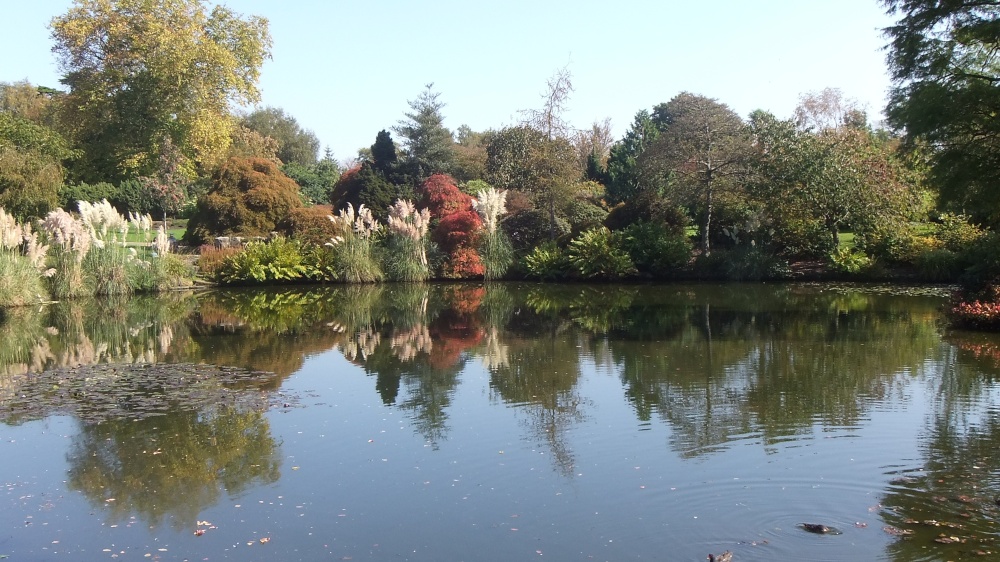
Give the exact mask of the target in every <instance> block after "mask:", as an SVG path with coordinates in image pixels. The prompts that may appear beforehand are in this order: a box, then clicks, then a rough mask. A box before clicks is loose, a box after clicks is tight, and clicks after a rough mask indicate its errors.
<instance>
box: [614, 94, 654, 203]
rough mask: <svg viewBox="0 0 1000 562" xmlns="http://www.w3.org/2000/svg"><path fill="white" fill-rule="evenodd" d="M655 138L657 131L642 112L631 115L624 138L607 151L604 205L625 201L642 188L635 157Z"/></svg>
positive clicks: (637, 157) (647, 116)
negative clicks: (606, 200)
mask: <svg viewBox="0 0 1000 562" xmlns="http://www.w3.org/2000/svg"><path fill="white" fill-rule="evenodd" d="M657 136H659V130H658V129H657V128H656V124H655V123H654V122H653V120H652V118H651V117H650V115H649V112H648V111H646V110H645V109H644V110H642V111H640V112H639V113H637V114H636V115H635V120H634V121H633V122H632V126H631V127H630V128H629V130H628V132H627V133H625V137H624V138H623V139H622V140H621V141H619V142H617V143H615V145H614V146H612V147H611V155H610V156H609V157H608V166H607V171H606V177H605V181H604V182H603V183H604V185H605V187H606V188H607V192H608V202H609V203H611V204H615V203H621V202H624V201H628V200H630V199H632V198H633V197H635V196H636V195H638V194H639V193H640V192H641V191H643V190H644V189H645V188H647V187H650V186H647V185H645V184H644V182H643V179H642V174H641V171H640V169H639V166H638V160H639V156H640V155H641V154H642V153H643V151H645V150H646V148H647V147H649V145H650V144H651V143H652V142H653V141H655V140H656V137H657Z"/></svg>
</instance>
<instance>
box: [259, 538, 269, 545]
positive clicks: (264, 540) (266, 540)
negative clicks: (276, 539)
mask: <svg viewBox="0 0 1000 562" xmlns="http://www.w3.org/2000/svg"><path fill="white" fill-rule="evenodd" d="M269 542H271V537H261V538H260V544H266V543H269Z"/></svg>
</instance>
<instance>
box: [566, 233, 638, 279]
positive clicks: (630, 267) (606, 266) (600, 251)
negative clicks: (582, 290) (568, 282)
mask: <svg viewBox="0 0 1000 562" xmlns="http://www.w3.org/2000/svg"><path fill="white" fill-rule="evenodd" d="M567 256H568V258H569V262H570V264H572V266H573V268H574V270H575V272H576V274H577V275H579V276H580V277H582V278H584V279H607V280H615V279H622V278H624V277H627V276H629V275H632V274H634V273H635V272H636V270H635V264H633V263H632V258H630V257H629V254H628V252H627V251H626V250H625V249H624V248H622V244H621V243H620V236H618V235H616V234H614V233H613V232H611V231H610V230H608V229H607V228H605V227H603V226H602V227H600V228H595V229H593V230H588V231H587V232H584V233H583V234H581V235H580V236H578V237H576V238H574V239H573V240H571V241H570V243H569V247H568V249H567Z"/></svg>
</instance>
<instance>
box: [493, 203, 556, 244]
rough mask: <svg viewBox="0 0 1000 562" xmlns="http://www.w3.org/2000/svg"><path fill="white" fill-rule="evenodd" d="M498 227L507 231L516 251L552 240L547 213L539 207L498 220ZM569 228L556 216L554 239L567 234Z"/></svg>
mask: <svg viewBox="0 0 1000 562" xmlns="http://www.w3.org/2000/svg"><path fill="white" fill-rule="evenodd" d="M500 228H502V229H503V231H504V232H505V233H507V236H508V238H509V239H510V243H511V245H512V246H513V247H514V250H516V251H518V252H524V251H530V250H531V249H532V248H535V247H537V246H538V245H540V244H542V243H544V242H547V241H548V242H551V241H552V236H551V230H550V225H549V214H548V212H546V211H543V210H541V209H529V210H527V211H521V212H520V213H517V214H515V215H511V216H509V217H507V218H505V219H504V220H502V221H501V222H500ZM571 230H572V229H571V228H570V225H569V223H568V222H566V220H565V219H562V218H560V217H556V222H555V237H556V239H560V238H562V237H564V236H566V235H568V234H569V233H570V231H571Z"/></svg>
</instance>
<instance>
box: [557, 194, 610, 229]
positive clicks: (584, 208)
mask: <svg viewBox="0 0 1000 562" xmlns="http://www.w3.org/2000/svg"><path fill="white" fill-rule="evenodd" d="M562 211H563V212H562V214H563V217H564V218H565V219H566V222H568V223H569V225H570V229H571V231H572V232H573V233H574V234H576V233H580V232H585V231H587V230H591V229H594V228H597V227H599V226H602V225H603V223H604V219H606V218H607V216H608V212H607V211H606V210H605V209H604V208H602V207H600V206H599V205H595V204H594V203H592V202H590V201H588V200H586V199H573V200H571V201H569V202H568V203H567V204H566V206H565V208H564V209H563V210H562Z"/></svg>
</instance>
